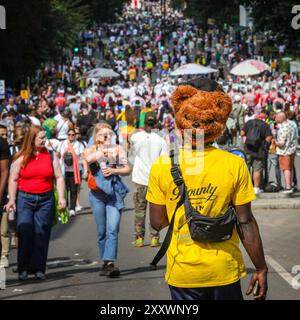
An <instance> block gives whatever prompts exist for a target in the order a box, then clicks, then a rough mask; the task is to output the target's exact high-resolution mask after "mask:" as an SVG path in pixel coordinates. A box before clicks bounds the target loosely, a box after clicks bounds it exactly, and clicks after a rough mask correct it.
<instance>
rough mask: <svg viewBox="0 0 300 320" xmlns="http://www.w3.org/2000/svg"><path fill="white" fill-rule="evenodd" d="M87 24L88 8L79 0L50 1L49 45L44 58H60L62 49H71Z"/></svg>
mask: <svg viewBox="0 0 300 320" xmlns="http://www.w3.org/2000/svg"><path fill="white" fill-rule="evenodd" d="M88 22H89V6H88V5H82V4H81V0H51V2H50V10H49V15H48V28H47V33H48V38H49V40H50V43H49V45H48V46H47V48H45V52H44V56H45V58H52V59H54V60H57V59H59V58H61V55H62V49H63V48H65V49H71V48H72V47H73V45H74V43H75V42H76V40H77V38H78V34H79V32H81V31H83V30H84V29H85V27H86V26H87V25H88Z"/></svg>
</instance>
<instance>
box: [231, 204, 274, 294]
mask: <svg viewBox="0 0 300 320" xmlns="http://www.w3.org/2000/svg"><path fill="white" fill-rule="evenodd" d="M236 215H237V218H238V222H239V227H238V228H237V229H238V234H239V237H240V239H241V241H242V243H243V246H244V248H245V249H246V251H247V253H248V255H249V257H250V258H251V261H252V263H253V264H254V266H255V268H256V271H255V272H254V274H253V275H252V278H251V280H250V284H249V287H248V290H247V292H246V294H247V295H249V294H251V293H252V292H253V288H254V286H255V283H256V281H258V294H257V295H256V296H255V297H254V299H256V300H264V299H265V298H266V294H267V290H268V283H267V273H268V267H267V264H266V261H265V257H264V250H263V244H262V241H261V238H260V234H259V229H258V225H257V222H256V220H255V218H254V216H253V214H252V211H251V203H247V204H244V205H241V206H236Z"/></svg>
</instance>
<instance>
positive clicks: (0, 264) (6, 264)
mask: <svg viewBox="0 0 300 320" xmlns="http://www.w3.org/2000/svg"><path fill="white" fill-rule="evenodd" d="M0 267H3V268H8V267H9V261H8V258H7V257H6V256H2V257H1V261H0Z"/></svg>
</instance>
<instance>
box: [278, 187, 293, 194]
mask: <svg viewBox="0 0 300 320" xmlns="http://www.w3.org/2000/svg"><path fill="white" fill-rule="evenodd" d="M280 192H281V193H293V189H292V188H290V189H284V190H282V191H280Z"/></svg>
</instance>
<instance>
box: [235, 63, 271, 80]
mask: <svg viewBox="0 0 300 320" xmlns="http://www.w3.org/2000/svg"><path fill="white" fill-rule="evenodd" d="M268 68H269V66H268V65H267V64H266V63H264V62H262V61H259V60H253V59H250V60H245V61H243V62H240V63H239V64H237V65H236V66H235V67H234V68H233V69H231V71H230V73H232V74H234V75H235V76H254V75H256V74H260V73H262V72H264V71H266V70H267V69H268Z"/></svg>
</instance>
